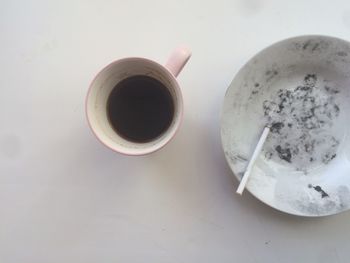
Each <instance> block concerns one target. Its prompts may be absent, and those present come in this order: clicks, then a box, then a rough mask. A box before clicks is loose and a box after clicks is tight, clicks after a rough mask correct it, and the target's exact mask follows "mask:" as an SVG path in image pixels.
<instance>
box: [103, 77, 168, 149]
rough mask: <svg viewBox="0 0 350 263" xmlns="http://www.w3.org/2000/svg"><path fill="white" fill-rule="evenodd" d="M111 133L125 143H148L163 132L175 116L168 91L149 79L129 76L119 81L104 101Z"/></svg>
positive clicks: (158, 82)
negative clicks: (115, 133)
mask: <svg viewBox="0 0 350 263" xmlns="http://www.w3.org/2000/svg"><path fill="white" fill-rule="evenodd" d="M107 115H108V118H109V121H110V123H111V125H112V127H113V128H114V130H115V131H116V132H117V133H118V134H119V135H120V136H122V137H124V138H125V139H127V140H130V141H135V142H141V143H142V142H148V141H151V140H153V139H155V138H157V137H158V136H160V135H161V134H162V133H163V132H164V131H166V130H167V129H168V128H169V126H170V124H171V122H172V120H173V116H174V103H173V99H172V96H171V94H170V92H169V90H168V89H167V88H166V87H165V86H164V85H163V84H162V83H161V82H160V81H158V80H156V79H154V78H151V77H148V76H142V75H137V76H132V77H130V78H127V79H124V80H122V81H121V82H119V83H118V84H117V85H116V86H115V87H114V89H113V90H112V92H111V94H110V95H109V98H108V102H107Z"/></svg>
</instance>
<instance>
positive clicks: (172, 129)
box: [85, 47, 191, 155]
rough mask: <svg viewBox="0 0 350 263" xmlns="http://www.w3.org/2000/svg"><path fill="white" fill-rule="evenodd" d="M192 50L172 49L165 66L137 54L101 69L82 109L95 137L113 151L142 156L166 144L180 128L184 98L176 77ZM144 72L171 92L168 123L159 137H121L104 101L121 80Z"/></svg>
mask: <svg viewBox="0 0 350 263" xmlns="http://www.w3.org/2000/svg"><path fill="white" fill-rule="evenodd" d="M190 56H191V52H190V51H189V50H188V49H187V48H184V47H179V48H177V49H175V50H174V51H173V53H172V54H171V56H170V57H169V59H168V61H167V63H166V64H165V66H162V65H160V64H159V63H157V62H155V61H152V60H149V59H146V58H140V57H129V58H123V59H119V60H116V61H114V62H112V63H111V64H109V65H107V66H106V67H105V68H103V69H102V70H101V71H100V72H99V73H98V74H97V75H96V77H95V78H94V79H93V81H92V82H91V84H90V88H89V91H88V94H87V97H86V103H85V109H86V116H87V120H88V123H89V126H90V128H91V130H92V131H93V133H94V134H95V136H96V137H97V139H98V140H99V141H100V142H101V143H103V144H104V145H105V146H107V147H108V148H110V149H112V150H113V151H116V152H119V153H122V154H126V155H144V154H148V153H151V152H154V151H156V150H158V149H160V148H162V147H163V146H165V145H166V144H167V143H168V142H169V141H170V140H171V139H172V138H173V137H174V135H175V133H176V131H177V130H178V129H179V127H180V124H181V120H182V116H183V100H182V94H181V90H180V87H179V84H178V82H177V80H176V77H177V75H178V74H179V73H180V71H181V70H182V68H183V67H184V66H185V64H186V62H187V61H188V60H189V58H190ZM136 75H144V76H149V77H152V78H154V79H156V80H158V81H160V82H161V83H162V84H163V85H164V86H165V87H166V88H167V89H168V91H169V92H170V94H171V97H172V100H173V104H174V116H173V119H172V121H171V124H170V126H169V127H168V128H167V130H166V131H164V132H163V133H162V134H161V135H160V136H158V137H156V138H154V139H153V140H151V141H149V142H145V143H139V142H133V141H130V140H127V139H125V138H123V137H121V136H120V135H119V134H118V133H117V132H116V131H115V130H114V129H113V127H112V125H111V123H110V121H109V119H108V115H107V102H108V98H109V95H110V94H111V92H112V90H113V89H114V87H115V86H116V85H117V84H118V83H119V82H120V81H122V80H124V79H126V78H129V77H132V76H136Z"/></svg>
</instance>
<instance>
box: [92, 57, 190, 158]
mask: <svg viewBox="0 0 350 263" xmlns="http://www.w3.org/2000/svg"><path fill="white" fill-rule="evenodd" d="M130 60H142V61H147V62H148V63H151V64H153V65H155V66H157V67H160V68H162V69H165V71H166V72H167V73H168V75H169V77H170V78H171V79H172V80H173V82H174V83H175V86H176V89H177V91H178V92H177V94H178V101H179V102H180V107H179V117H178V119H179V120H178V122H177V124H176V125H175V127H174V128H173V129H172V130H173V132H172V134H170V135H169V137H168V138H166V139H165V140H164V141H163V142H161V143H159V145H158V146H156V147H152V148H145V149H140V150H139V152H130V151H123V150H122V149H120V148H122V147H120V148H117V147H112V146H110V145H109V144H108V143H106V142H104V140H102V139H101V138H100V136H99V134H98V132H97V131H96V130H95V128H94V127H93V126H92V124H91V120H90V117H89V114H88V100H89V98H90V94H91V92H92V86H93V83H94V82H95V80H96V79H97V77H98V76H99V75H100V74H101V73H102V72H103V71H105V70H106V69H107V68H109V67H111V66H112V65H114V64H119V63H122V62H125V61H130ZM183 111H184V110H183V96H182V92H181V89H180V85H179V83H178V81H177V79H176V77H175V76H174V74H173V73H172V72H171V71H170V70H169V69H168V68H166V67H165V66H163V65H161V64H159V63H158V62H156V61H154V60H151V59H148V58H143V57H136V56H133V57H124V58H120V59H117V60H114V61H112V62H110V63H109V64H107V65H106V66H104V67H103V68H102V69H100V70H99V71H98V72H97V73H96V74H95V76H94V78H93V79H92V80H91V81H90V84H89V88H88V92H87V94H86V96H85V117H86V119H87V123H88V126H89V127H90V130H91V131H92V133H93V134H94V135H95V137H96V138H97V139H98V141H100V143H102V144H103V145H104V146H106V147H107V148H109V149H110V150H112V151H114V152H117V153H121V154H124V155H127V156H142V155H146V154H150V153H153V152H156V151H158V150H160V149H162V148H163V147H164V146H165V145H167V144H168V143H169V142H170V141H171V140H172V139H173V138H174V137H175V135H176V134H177V132H178V131H179V128H180V126H181V124H182V121H183V114H184V113H183ZM167 131H168V130H166V131H165V132H167ZM132 143H135V144H142V143H137V142H132ZM149 149H151V150H149Z"/></svg>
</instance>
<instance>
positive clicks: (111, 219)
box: [0, 0, 350, 263]
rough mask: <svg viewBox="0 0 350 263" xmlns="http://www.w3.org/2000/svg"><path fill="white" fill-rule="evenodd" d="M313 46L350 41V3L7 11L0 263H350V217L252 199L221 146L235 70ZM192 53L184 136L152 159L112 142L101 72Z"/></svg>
mask: <svg viewBox="0 0 350 263" xmlns="http://www.w3.org/2000/svg"><path fill="white" fill-rule="evenodd" d="M300 34H325V35H332V36H336V37H341V38H344V39H348V40H350V3H349V2H348V1H347V0H344V1H340V0H339V1H338V0H337V1H336V0H333V1H319V0H315V1H302V0H300V1H277V0H271V1H270V0H265V1H264V0H247V1H244V0H235V1H233V0H215V1H200V0H186V1H185V0H177V1H173V0H147V1H135V0H124V1H121V0H119V1H97V0H89V1H83V0H81V1H76V0H73V1H68V0H65V1H24V0H23V1H17V0H16V1H10V0H0V91H1V93H0V262H1V263H17V262H18V263H56V262H57V263H62V262H65V263H90V262H91V263H98V262H103V263H105V262H114V263H115V262H118V263H119V262H121V263H129V262H130V263H139V262H140V263H141V262H142V263H143V262H157V263H158V262H159V263H175V262H176V263H187V262H191V263H196V262H198V263H199V262H200V263H207V262H208V263H209V262H220V263H226V262H248V263H249V262H268V263H274V262H276V263H277V262H327V263H328V262H348V261H349V256H350V249H349V248H350V241H349V240H350V226H349V225H350V212H348V213H343V214H339V215H336V216H332V217H326V218H318V219H317V218H315V219H308V218H299V217H294V216H290V215H286V214H283V213H280V212H278V211H275V210H274V209H272V208H269V207H268V206H266V205H264V204H262V203H261V202H260V201H258V200H256V199H255V198H254V197H252V196H251V195H250V194H249V193H245V194H244V195H243V197H239V196H237V195H236V194H235V188H236V187H237V185H238V184H237V180H236V179H235V178H234V177H233V176H232V174H231V171H230V170H229V168H228V166H227V164H226V161H225V158H224V155H223V152H222V149H221V142H220V110H221V105H222V102H223V98H224V94H225V91H226V89H227V87H228V85H229V84H230V82H231V80H232V79H233V77H234V75H235V73H237V71H238V70H239V68H240V67H242V65H243V64H244V63H245V62H246V61H247V60H248V59H249V58H250V57H252V56H253V55H254V54H255V53H257V52H258V51H259V50H261V49H262V48H264V47H266V46H268V45H270V44H272V43H273V42H276V41H278V40H281V39H284V38H287V37H291V36H296V35H300ZM183 43H184V44H187V45H188V46H189V47H191V49H192V51H193V56H192V58H191V60H190V61H189V63H188V65H187V66H186V68H185V69H184V70H183V72H182V73H181V74H180V76H179V82H180V85H181V87H182V89H183V94H184V100H185V118H184V122H183V125H182V127H181V129H180V132H179V133H178V134H177V136H176V138H175V139H174V140H173V141H172V142H171V143H170V144H169V145H168V146H167V147H165V148H163V149H162V150H161V151H159V152H156V153H154V154H152V155H148V156H144V157H126V156H122V155H119V154H116V153H114V152H111V151H110V150H108V149H107V148H105V147H104V146H103V145H101V144H100V143H99V142H98V141H97V140H96V139H95V138H94V137H93V135H92V133H91V132H90V130H89V129H88V127H87V123H86V120H85V115H84V99H85V94H86V91H87V88H88V85H89V82H90V81H91V79H92V78H93V77H94V75H95V74H96V73H97V72H98V71H99V69H101V68H102V67H103V66H105V65H106V64H108V63H109V62H111V61H113V60H114V59H117V58H120V57H126V56H145V57H148V58H151V59H155V60H157V61H159V62H161V63H164V62H165V61H166V59H167V56H168V55H169V54H170V52H171V51H172V49H173V48H174V47H176V46H177V45H178V44H183Z"/></svg>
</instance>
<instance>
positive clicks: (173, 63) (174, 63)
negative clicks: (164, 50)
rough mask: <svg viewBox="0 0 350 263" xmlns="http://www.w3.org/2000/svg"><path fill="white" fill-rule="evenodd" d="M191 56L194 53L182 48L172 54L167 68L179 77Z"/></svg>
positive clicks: (166, 65)
mask: <svg viewBox="0 0 350 263" xmlns="http://www.w3.org/2000/svg"><path fill="white" fill-rule="evenodd" d="M191 55H192V53H191V51H190V50H189V49H188V48H187V47H184V46H180V47H178V48H176V49H175V50H174V51H173V52H172V53H171V55H170V57H169V59H168V61H167V63H166V64H165V67H166V68H167V69H168V70H169V71H170V72H171V73H172V74H173V75H174V76H175V77H177V76H178V75H179V73H180V72H181V70H182V69H183V67H184V66H185V65H186V63H187V61H188V60H189V59H190V57H191Z"/></svg>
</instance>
